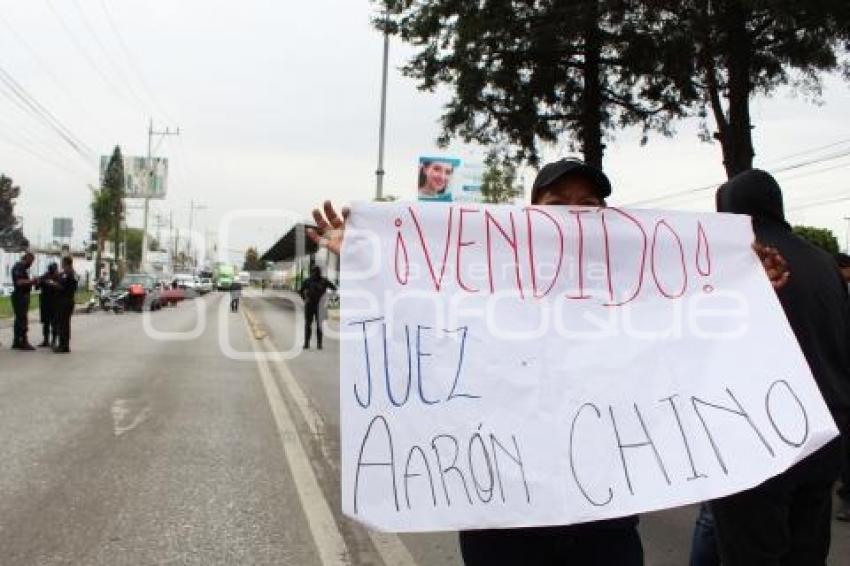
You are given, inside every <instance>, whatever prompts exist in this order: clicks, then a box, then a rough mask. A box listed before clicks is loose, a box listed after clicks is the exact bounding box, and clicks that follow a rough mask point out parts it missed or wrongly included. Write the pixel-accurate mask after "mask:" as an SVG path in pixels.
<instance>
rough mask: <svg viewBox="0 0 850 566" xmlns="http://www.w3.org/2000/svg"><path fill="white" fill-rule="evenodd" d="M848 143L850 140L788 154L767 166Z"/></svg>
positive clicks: (769, 162) (771, 161)
mask: <svg viewBox="0 0 850 566" xmlns="http://www.w3.org/2000/svg"><path fill="white" fill-rule="evenodd" d="M848 143H850V138H847V139H843V140H838V141H835V142H832V143H828V144H826V145H822V146H818V147H813V148H811V149H807V150H804V151H798V152H796V153H789V154H787V155H785V156H783V157H777V158H776V159H773V160H770V161H767V162H766V164H765V166H767V165H771V164H773V165H776V164H777V163H779V162H782V161H785V160H787V159H790V158H792V157H800V156H801V155H810V154H812V153H817V152H818V151H823V150H824V149H829V148H831V147H836V146H839V145H845V144H848Z"/></svg>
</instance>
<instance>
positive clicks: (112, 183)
mask: <svg viewBox="0 0 850 566" xmlns="http://www.w3.org/2000/svg"><path fill="white" fill-rule="evenodd" d="M100 192H101V193H104V196H103V199H104V201H103V203H102V204H103V206H104V209H105V210H104V214H105V216H104V219H105V221H106V222H108V226H109V229H108V233H109V235H111V236H112V241H113V244H114V246H115V261H116V264H117V265H118V266H119V268H118V271H119V273H118V276H119V277H120V276H121V275H122V274H123V273H122V271H123V269H122V268H121V267H120V265H121V261H120V259H119V251H120V249H121V246H120V243H121V240H122V238H121V236H122V234H121V223H122V222H123V221H124V158H123V157H122V156H121V148H120V147H119V146H117V145H116V146H115V149H114V150H113V151H112V157H110V158H109V163H108V164H107V166H106V172H105V173H104V175H103V183H102V187H101V189H100ZM128 247H129V246H128ZM139 250H141V247H139ZM124 253H125V254H126V253H127V250H124Z"/></svg>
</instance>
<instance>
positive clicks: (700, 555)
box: [689, 503, 720, 566]
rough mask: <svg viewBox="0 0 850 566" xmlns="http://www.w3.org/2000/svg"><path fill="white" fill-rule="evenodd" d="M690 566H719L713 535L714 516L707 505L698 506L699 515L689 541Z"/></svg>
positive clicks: (715, 539)
mask: <svg viewBox="0 0 850 566" xmlns="http://www.w3.org/2000/svg"><path fill="white" fill-rule="evenodd" d="M689 564H690V566H720V554H719V552H718V550H717V537H716V535H715V533H714V515H712V514H711V510H710V509H709V507H708V504H707V503H702V504H701V505H700V506H699V515H698V516H697V520H696V523H695V524H694V535H693V539H692V540H691V559H690V562H689Z"/></svg>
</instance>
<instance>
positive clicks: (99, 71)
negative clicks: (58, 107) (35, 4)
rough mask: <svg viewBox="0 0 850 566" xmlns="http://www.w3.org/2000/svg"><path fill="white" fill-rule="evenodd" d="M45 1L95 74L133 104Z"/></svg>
mask: <svg viewBox="0 0 850 566" xmlns="http://www.w3.org/2000/svg"><path fill="white" fill-rule="evenodd" d="M44 1H45V3H46V4H47V7H48V8H50V11H51V12H52V13H53V16H54V17H55V18H56V20H57V21H58V22H59V25H60V26H62V29H63V30H65V33H66V34H67V36H68V38H69V39H70V40H71V43H72V44H73V45H74V47H75V48H76V49H77V51H79V52H80V55H82V56H83V59H85V60H86V62H87V63H88V64H89V66H90V67H91V68H92V69H93V70H94V72H95V73H96V74H97V75H98V77H100V80H102V81H103V83H104V84H105V85H106V86H107V87H109V88H110V90H112V92H113V93H114V94H116V95H117V96H118V97H119V98H122V99H123V100H125V101H127V102H131V103H133V101H131V100H128V99H127V97H126V96H125V95H124V93H122V92H121V90H120V89H118V88H117V87H116V86H115V84H114V83H113V82H112V81H111V80H110V79H109V77H107V76H106V73H104V72H103V69H101V68H100V67H99V66H98V65H97V63H95V61H94V58H93V57H92V56H91V54H90V53H89V52H88V50H87V49H86V48H85V47H84V46H83V44H82V43H81V42H80V40H79V39H78V38H77V36H76V35H75V34H74V32H73V31H72V30H71V28H70V27H69V26H68V24H67V23H66V22H65V20H64V18H62V16H61V14H60V13H59V11H58V10H56V7H55V6H54V5H53V3H52V2H51V0H44ZM142 110H143V111H145V112H146V110H145V109H142Z"/></svg>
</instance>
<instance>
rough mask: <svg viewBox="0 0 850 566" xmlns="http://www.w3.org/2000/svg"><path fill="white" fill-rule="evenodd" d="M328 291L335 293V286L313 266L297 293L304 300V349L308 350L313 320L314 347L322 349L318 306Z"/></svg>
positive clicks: (320, 270) (317, 267)
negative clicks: (314, 331) (314, 324)
mask: <svg viewBox="0 0 850 566" xmlns="http://www.w3.org/2000/svg"><path fill="white" fill-rule="evenodd" d="M328 289H333V290H334V291H336V285H334V284H333V283H331V282H330V281H329V280H328V279H326V278H325V277H322V269H321V268H320V267H319V266H318V265H314V266H313V267H312V268H311V269H310V277H308V278H307V279H305V280H304V283H303V284H302V285H301V290H300V291H299V293H300V295H301V298H302V299H304V317H305V318H304V349H305V350H309V349H310V336H311V335H312V333H313V330H312V327H313V320H314V319H315V321H316V345H317V346H318V348H319V350H321V349H322V318H321V317H320V316H319V315H320V312H321V311H320V308H319V304H320V303H321V300H322V297H323V296H324V295H325V293H326V292H327V290H328Z"/></svg>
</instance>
